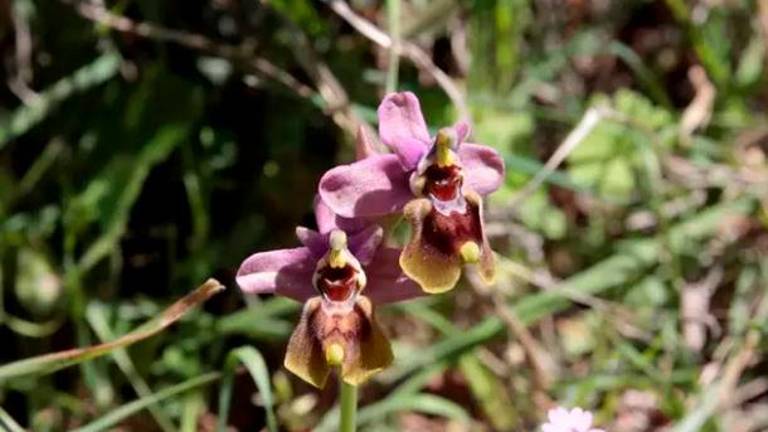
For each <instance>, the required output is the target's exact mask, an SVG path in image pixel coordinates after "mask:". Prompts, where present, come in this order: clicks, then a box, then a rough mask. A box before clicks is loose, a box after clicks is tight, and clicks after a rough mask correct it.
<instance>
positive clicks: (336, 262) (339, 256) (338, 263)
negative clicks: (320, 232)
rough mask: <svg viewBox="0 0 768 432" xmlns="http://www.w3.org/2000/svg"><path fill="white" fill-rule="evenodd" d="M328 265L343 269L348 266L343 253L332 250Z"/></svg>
mask: <svg viewBox="0 0 768 432" xmlns="http://www.w3.org/2000/svg"><path fill="white" fill-rule="evenodd" d="M328 264H329V265H330V266H331V267H333V268H342V267H344V266H345V265H347V260H346V259H345V258H344V254H343V253H342V251H339V250H335V249H331V253H330V254H329V255H328Z"/></svg>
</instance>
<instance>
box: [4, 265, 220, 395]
mask: <svg viewBox="0 0 768 432" xmlns="http://www.w3.org/2000/svg"><path fill="white" fill-rule="evenodd" d="M223 289H224V286H223V285H221V284H220V283H219V282H218V281H217V280H215V279H208V281H206V282H205V283H204V284H203V285H201V286H200V287H198V288H197V289H196V290H194V291H193V292H191V293H190V294H188V295H186V296H185V297H183V298H182V299H180V300H178V301H176V302H175V303H174V304H172V305H171V306H169V307H168V308H167V309H166V310H165V311H163V313H162V314H161V315H160V316H159V317H157V318H156V319H153V320H150V321H149V322H147V323H145V324H143V325H142V326H140V327H139V328H137V329H136V330H134V331H132V332H130V333H128V334H126V335H124V336H122V337H120V338H119V339H115V340H114V341H111V342H107V343H103V344H100V345H95V346H90V347H86V348H75V349H71V350H67V351H60V352H55V353H50V354H44V355H41V356H38V357H32V358H28V359H24V360H19V361H16V362H12V363H9V364H5V365H3V366H0V386H2V384H3V383H4V382H5V381H7V380H8V379H11V378H15V377H19V376H24V375H33V374H34V375H43V374H50V373H53V372H55V371H57V370H59V369H63V368H66V367H69V366H72V365H76V364H79V363H82V362H84V361H86V360H90V359H93V358H96V357H100V356H103V355H105V354H108V353H110V352H112V351H114V350H115V349H118V348H123V347H126V346H128V345H131V344H134V343H136V342H139V341H141V340H143V339H146V338H148V337H150V336H153V335H155V334H157V333H159V332H160V331H162V330H164V329H165V328H167V327H168V326H170V325H171V324H173V323H174V322H176V321H178V320H179V319H180V318H181V317H183V316H184V315H185V314H186V313H187V312H189V311H190V310H191V309H192V308H193V307H195V306H197V305H199V304H201V303H203V302H205V301H206V300H208V299H209V298H210V297H211V296H213V295H214V294H216V293H218V292H220V291H222V290H223Z"/></svg>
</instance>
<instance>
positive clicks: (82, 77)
mask: <svg viewBox="0 0 768 432" xmlns="http://www.w3.org/2000/svg"><path fill="white" fill-rule="evenodd" d="M119 69H120V56H119V55H117V54H116V53H114V52H109V53H107V54H104V55H102V56H101V57H99V58H97V59H96V60H94V61H93V62H91V63H89V64H87V65H85V66H83V67H81V68H80V69H78V70H76V71H75V72H74V73H73V74H72V75H70V76H67V77H65V78H62V79H60V80H59V81H57V82H56V83H54V84H53V85H52V86H50V87H49V88H47V89H45V90H44V91H43V92H41V93H40V97H39V99H37V100H36V101H35V102H34V103H31V104H29V105H24V106H22V107H20V108H18V109H17V110H16V111H14V112H13V113H12V114H11V116H10V117H8V118H7V119H3V120H0V149H2V148H3V147H4V146H5V144H7V143H8V141H10V140H12V139H14V138H16V137H18V136H20V135H23V134H25V133H26V132H27V131H29V130H30V129H32V127H34V126H35V125H37V124H38V123H40V122H41V121H43V119H45V118H46V117H47V116H48V115H49V114H50V113H51V111H52V110H53V109H54V108H55V107H56V106H57V105H58V104H60V103H61V102H63V101H64V100H65V99H67V98H69V97H70V96H72V95H73V94H75V93H76V92H81V91H85V90H87V89H89V88H91V87H94V86H97V85H99V84H101V83H103V82H106V81H108V80H109V79H110V78H112V77H114V76H115V75H116V74H117V72H118V70H119Z"/></svg>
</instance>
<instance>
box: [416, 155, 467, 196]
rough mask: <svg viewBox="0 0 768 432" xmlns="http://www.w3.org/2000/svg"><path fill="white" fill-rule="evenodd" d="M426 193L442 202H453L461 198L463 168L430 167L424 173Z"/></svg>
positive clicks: (453, 166)
mask: <svg viewBox="0 0 768 432" xmlns="http://www.w3.org/2000/svg"><path fill="white" fill-rule="evenodd" d="M424 178H425V179H426V181H425V184H424V193H425V194H426V195H428V196H430V197H433V198H434V199H437V200H440V201H451V200H455V199H456V198H458V197H459V194H460V193H461V185H462V183H463V178H462V173H461V167H459V166H458V165H449V166H446V167H440V166H438V165H437V164H433V165H430V166H429V167H428V168H427V169H426V170H425V171H424Z"/></svg>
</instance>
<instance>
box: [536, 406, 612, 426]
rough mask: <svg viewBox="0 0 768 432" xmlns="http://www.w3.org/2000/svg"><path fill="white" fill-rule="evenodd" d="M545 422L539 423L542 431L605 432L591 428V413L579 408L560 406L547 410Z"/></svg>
mask: <svg viewBox="0 0 768 432" xmlns="http://www.w3.org/2000/svg"><path fill="white" fill-rule="evenodd" d="M547 419H548V420H549V421H548V422H547V423H544V424H543V425H541V431H542V432H605V431H604V430H602V429H594V428H592V413H591V412H589V411H584V410H583V409H581V408H574V409H572V410H570V411H569V410H567V409H565V408H562V407H558V408H555V409H551V410H549V412H548V413H547Z"/></svg>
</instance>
